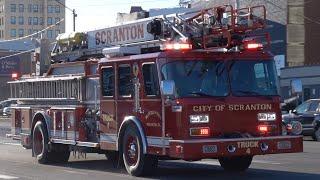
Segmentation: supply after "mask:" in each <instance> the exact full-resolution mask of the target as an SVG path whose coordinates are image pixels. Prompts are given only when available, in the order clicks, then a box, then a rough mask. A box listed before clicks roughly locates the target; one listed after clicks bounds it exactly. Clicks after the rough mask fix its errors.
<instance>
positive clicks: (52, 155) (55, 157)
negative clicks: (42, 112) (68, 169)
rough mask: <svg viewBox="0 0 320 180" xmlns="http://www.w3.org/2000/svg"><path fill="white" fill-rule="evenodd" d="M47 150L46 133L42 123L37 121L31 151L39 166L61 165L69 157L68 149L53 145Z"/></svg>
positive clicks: (47, 139)
mask: <svg viewBox="0 0 320 180" xmlns="http://www.w3.org/2000/svg"><path fill="white" fill-rule="evenodd" d="M52 147H53V148H52V149H50V148H49V137H48V132H47V130H46V128H45V126H44V124H43V122H41V121H38V122H37V123H36V124H35V126H34V128H33V135H32V151H33V154H34V156H35V157H36V158H37V160H38V162H39V163H40V164H47V163H63V162H67V161H68V160H69V157H70V151H69V147H68V146H66V145H62V144H59V145H58V144H55V145H53V146H52Z"/></svg>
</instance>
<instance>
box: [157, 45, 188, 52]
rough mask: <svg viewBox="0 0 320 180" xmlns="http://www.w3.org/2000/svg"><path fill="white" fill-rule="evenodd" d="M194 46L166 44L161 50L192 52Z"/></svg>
mask: <svg viewBox="0 0 320 180" xmlns="http://www.w3.org/2000/svg"><path fill="white" fill-rule="evenodd" d="M191 49H192V45H191V44H189V43H166V44H164V45H162V47H161V50H164V51H166V50H191Z"/></svg>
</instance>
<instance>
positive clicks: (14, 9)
mask: <svg viewBox="0 0 320 180" xmlns="http://www.w3.org/2000/svg"><path fill="white" fill-rule="evenodd" d="M10 9H11V12H16V11H17V6H16V4H10Z"/></svg>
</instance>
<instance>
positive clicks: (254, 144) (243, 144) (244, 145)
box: [237, 141, 259, 149]
mask: <svg viewBox="0 0 320 180" xmlns="http://www.w3.org/2000/svg"><path fill="white" fill-rule="evenodd" d="M237 145H238V148H239V149H243V148H257V147H259V141H245V142H237Z"/></svg>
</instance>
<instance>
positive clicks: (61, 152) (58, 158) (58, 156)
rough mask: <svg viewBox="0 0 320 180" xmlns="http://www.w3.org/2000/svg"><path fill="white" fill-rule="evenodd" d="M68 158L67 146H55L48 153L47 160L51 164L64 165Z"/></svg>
mask: <svg viewBox="0 0 320 180" xmlns="http://www.w3.org/2000/svg"><path fill="white" fill-rule="evenodd" d="M69 157H70V151H69V147H68V146H67V145H62V144H55V145H53V148H52V151H51V152H50V153H49V160H50V162H52V163H66V162H68V160H69Z"/></svg>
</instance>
